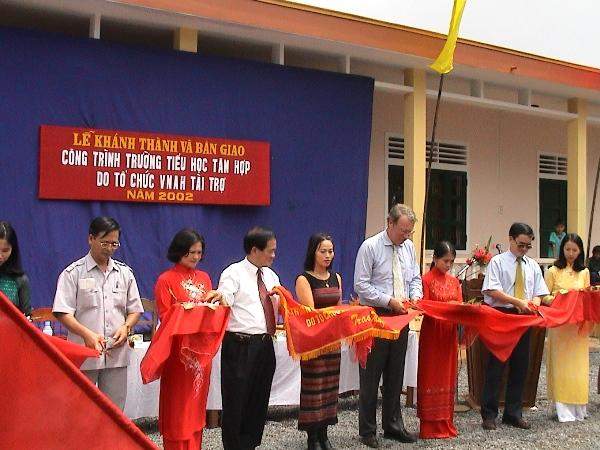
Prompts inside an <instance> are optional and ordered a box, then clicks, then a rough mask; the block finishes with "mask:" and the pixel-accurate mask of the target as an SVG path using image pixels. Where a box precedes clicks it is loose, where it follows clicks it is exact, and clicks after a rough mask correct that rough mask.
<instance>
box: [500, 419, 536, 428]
mask: <svg viewBox="0 0 600 450" xmlns="http://www.w3.org/2000/svg"><path fill="white" fill-rule="evenodd" d="M502 423H503V424H506V425H508V426H511V427H515V428H520V429H522V430H529V429H530V428H531V425H530V424H529V422H526V421H525V420H523V418H522V417H502Z"/></svg>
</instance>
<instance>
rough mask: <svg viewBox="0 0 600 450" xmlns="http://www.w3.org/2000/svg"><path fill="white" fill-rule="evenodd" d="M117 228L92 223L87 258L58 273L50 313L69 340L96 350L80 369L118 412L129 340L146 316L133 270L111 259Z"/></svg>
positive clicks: (104, 221) (105, 221)
mask: <svg viewBox="0 0 600 450" xmlns="http://www.w3.org/2000/svg"><path fill="white" fill-rule="evenodd" d="M119 235H120V227H119V224H118V223H117V222H116V221H115V220H114V219H111V218H109V217H97V218H95V219H94V220H93V221H92V223H91V224H90V228H89V236H88V243H89V245H90V251H89V253H88V254H87V255H86V256H84V257H83V258H81V259H79V260H77V261H75V262H74V263H72V264H71V265H70V266H68V267H67V268H66V269H65V270H63V272H62V273H61V274H60V276H59V278H58V283H57V286H56V295H55V297H54V306H53V308H52V312H53V313H54V314H55V315H56V317H57V318H58V320H60V321H61V322H62V323H63V324H64V325H65V326H66V327H67V329H68V330H69V333H68V337H67V338H68V340H70V341H73V342H76V343H78V344H83V345H85V346H86V347H89V348H95V349H96V350H98V351H100V352H101V355H100V358H98V359H95V358H88V359H87V360H86V361H85V362H84V363H83V365H82V366H81V370H82V371H83V373H84V374H85V375H86V376H87V377H88V378H89V379H90V380H91V381H92V382H93V383H94V384H97V385H98V388H99V389H100V390H101V391H102V392H104V393H105V394H106V395H107V396H108V397H109V398H110V399H111V400H112V401H113V402H114V403H115V404H116V405H117V406H118V407H119V408H121V410H122V409H123V407H124V406H125V397H126V395H127V365H128V364H129V350H130V349H129V346H128V345H126V343H127V336H128V334H129V332H130V331H131V329H132V327H133V326H134V325H135V323H136V322H137V321H138V319H139V317H140V315H141V313H142V312H143V311H144V309H143V307H142V302H141V300H140V294H139V292H138V287H137V283H136V281H135V278H134V276H133V272H132V271H131V269H130V268H129V267H128V266H127V265H126V264H123V263H122V262H119V261H116V260H114V259H112V254H113V253H114V252H115V251H116V250H117V248H119V245H120V243H119Z"/></svg>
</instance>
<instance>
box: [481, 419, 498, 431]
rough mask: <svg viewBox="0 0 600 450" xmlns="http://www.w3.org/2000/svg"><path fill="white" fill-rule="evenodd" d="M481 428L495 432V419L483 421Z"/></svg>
mask: <svg viewBox="0 0 600 450" xmlns="http://www.w3.org/2000/svg"><path fill="white" fill-rule="evenodd" d="M481 428H483V429H484V430H495V429H496V421H495V420H494V419H483V422H481Z"/></svg>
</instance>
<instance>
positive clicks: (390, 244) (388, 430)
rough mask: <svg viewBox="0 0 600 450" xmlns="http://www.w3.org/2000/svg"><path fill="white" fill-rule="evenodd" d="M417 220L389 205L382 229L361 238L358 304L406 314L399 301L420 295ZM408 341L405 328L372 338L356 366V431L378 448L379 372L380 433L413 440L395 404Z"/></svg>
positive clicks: (356, 277)
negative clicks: (413, 238)
mask: <svg viewBox="0 0 600 450" xmlns="http://www.w3.org/2000/svg"><path fill="white" fill-rule="evenodd" d="M416 221H417V219H416V216H415V213H414V211H413V210H412V209H411V208H410V207H409V206H406V205H402V204H396V205H394V206H392V208H391V209H390V212H389V214H388V219H387V227H386V229H385V230H383V231H382V232H380V233H378V234H376V235H375V236H371V237H370V238H368V239H366V240H365V241H364V242H363V243H362V245H361V246H360V248H359V249H358V254H357V255H356V265H355V268H354V291H355V292H356V293H357V294H358V297H359V299H360V304H361V305H366V306H372V307H373V308H375V311H376V312H377V314H379V315H395V314H406V311H405V309H404V307H403V306H402V302H403V301H404V300H406V299H411V300H418V299H421V298H422V297H423V286H422V285H421V275H420V270H419V266H418V265H417V262H416V259H415V246H414V244H413V243H412V241H411V240H410V237H411V236H412V234H413V230H414V227H415V222H416ZM407 342H408V327H405V328H404V329H403V330H402V332H401V333H400V337H399V338H398V339H397V340H386V339H375V340H374V342H373V349H372V350H371V353H369V356H368V358H367V364H366V367H365V368H364V369H363V368H360V369H359V376H360V395H359V413H358V421H359V424H358V432H359V435H360V440H361V442H362V443H363V444H365V445H366V446H368V447H371V448H378V447H379V440H378V439H377V418H376V412H377V411H376V410H377V391H378V389H379V381H380V379H381V377H382V375H383V403H382V414H381V416H382V417H381V422H382V424H381V425H382V428H383V431H384V434H383V437H384V438H386V439H393V440H396V441H400V442H404V443H411V442H415V441H416V438H415V437H414V436H413V435H412V434H410V433H408V432H407V431H406V428H404V422H403V419H402V411H401V408H400V394H401V392H402V383H403V380H404V359H405V357H406V345H407Z"/></svg>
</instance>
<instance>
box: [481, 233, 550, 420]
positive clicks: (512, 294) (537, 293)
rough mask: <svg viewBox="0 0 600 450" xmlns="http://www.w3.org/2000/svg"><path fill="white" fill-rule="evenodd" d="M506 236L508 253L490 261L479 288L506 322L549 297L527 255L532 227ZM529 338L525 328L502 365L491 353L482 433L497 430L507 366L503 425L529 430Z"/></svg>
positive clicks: (531, 238)
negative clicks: (525, 393) (526, 388)
mask: <svg viewBox="0 0 600 450" xmlns="http://www.w3.org/2000/svg"><path fill="white" fill-rule="evenodd" d="M508 235H509V244H510V249H509V251H507V252H504V253H500V254H499V255H496V256H494V257H493V258H492V260H491V261H490V263H489V265H488V268H487V271H486V274H485V279H484V280H483V286H482V288H481V291H482V292H483V300H484V301H485V303H486V304H488V305H489V306H491V307H492V308H494V309H496V310H498V311H501V312H503V313H505V314H506V320H507V321H508V320H510V314H532V311H531V309H530V308H529V301H532V302H533V303H534V304H536V305H539V304H540V297H542V296H544V295H547V294H548V287H547V286H546V283H545V282H544V277H543V276H542V271H541V269H540V266H539V264H538V263H537V262H535V261H534V260H533V259H531V258H529V257H528V256H526V253H527V252H528V251H529V249H530V248H531V242H532V241H533V239H534V234H533V230H532V228H531V227H530V226H529V225H527V224H525V223H518V222H517V223H513V224H512V226H511V227H510V230H509V232H508ZM530 335H531V329H528V330H527V331H526V332H525V333H524V334H523V336H521V339H520V340H519V342H518V343H517V345H516V347H515V348H514V350H513V351H512V353H511V355H510V357H509V359H508V360H507V361H506V362H505V363H503V362H501V361H500V360H498V358H496V357H495V356H494V355H493V354H491V353H490V356H489V360H488V364H487V367H486V370H485V381H484V386H483V392H482V399H481V418H482V427H483V428H484V429H485V430H495V429H496V417H497V416H498V395H499V390H500V382H501V380H502V373H503V372H504V366H505V365H506V364H507V363H508V365H509V371H508V380H507V383H506V395H505V402H504V405H505V406H504V413H503V416H502V422H503V423H505V424H507V425H510V426H513V427H516V428H522V429H528V428H530V425H529V423H528V422H526V421H525V420H523V410H522V401H523V388H524V386H525V378H526V376H527V369H528V367H529V337H530Z"/></svg>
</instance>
